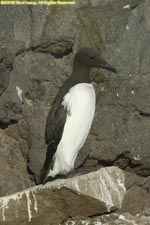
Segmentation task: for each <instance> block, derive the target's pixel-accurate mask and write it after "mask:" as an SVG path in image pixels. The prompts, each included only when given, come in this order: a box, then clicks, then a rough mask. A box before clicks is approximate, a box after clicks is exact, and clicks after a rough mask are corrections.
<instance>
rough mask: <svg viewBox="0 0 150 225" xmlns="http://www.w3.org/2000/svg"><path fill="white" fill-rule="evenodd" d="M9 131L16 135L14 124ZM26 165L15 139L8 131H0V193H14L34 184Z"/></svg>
mask: <svg viewBox="0 0 150 225" xmlns="http://www.w3.org/2000/svg"><path fill="white" fill-rule="evenodd" d="M11 128H12V126H11ZM7 132H8V131H7ZM11 132H13V134H14V137H15V135H16V136H17V129H15V126H13V130H11ZM20 143H21V140H20ZM22 144H24V143H22ZM26 165H27V163H26V161H25V159H24V158H23V157H22V152H21V151H20V147H19V144H18V142H17V140H15V138H12V137H10V136H9V132H8V134H6V133H5V132H3V131H0V174H1V175H0V177H1V185H0V192H1V195H6V194H8V193H9V194H10V193H15V192H17V191H19V190H21V189H25V188H27V187H30V186H32V185H33V184H34V182H32V181H31V179H30V176H29V175H28V173H27V168H26Z"/></svg>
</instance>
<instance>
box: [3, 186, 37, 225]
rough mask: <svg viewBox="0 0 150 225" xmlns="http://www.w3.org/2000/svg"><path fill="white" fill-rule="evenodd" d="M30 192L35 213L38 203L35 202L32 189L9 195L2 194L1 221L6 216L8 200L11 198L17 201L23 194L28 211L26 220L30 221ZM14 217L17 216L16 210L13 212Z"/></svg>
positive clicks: (4, 219)
mask: <svg viewBox="0 0 150 225" xmlns="http://www.w3.org/2000/svg"><path fill="white" fill-rule="evenodd" d="M30 193H31V194H32V196H33V199H34V202H33V204H34V205H33V208H34V211H35V212H36V213H37V212H38V204H37V199H36V195H35V193H34V191H32V190H28V191H26V192H20V193H15V194H12V195H9V196H4V197H1V198H0V209H1V210H2V219H3V221H6V216H5V210H6V209H8V208H9V201H10V200H13V201H16V203H17V202H19V200H20V199H22V196H23V195H24V194H25V196H26V199H27V211H28V221H29V222H30V221H31V219H32V211H31V206H32V201H31V199H30ZM15 216H16V218H17V217H18V210H16V212H15Z"/></svg>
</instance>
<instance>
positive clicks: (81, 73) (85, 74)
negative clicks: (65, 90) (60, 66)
mask: <svg viewBox="0 0 150 225" xmlns="http://www.w3.org/2000/svg"><path fill="white" fill-rule="evenodd" d="M71 77H72V79H73V80H74V81H76V82H77V83H81V82H82V83H91V79H90V71H89V68H87V67H85V66H82V65H78V64H74V65H73V71H72V74H71Z"/></svg>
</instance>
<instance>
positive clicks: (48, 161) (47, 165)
mask: <svg viewBox="0 0 150 225" xmlns="http://www.w3.org/2000/svg"><path fill="white" fill-rule="evenodd" d="M55 151H56V149H54V146H53V145H52V144H51V143H50V144H49V145H48V147H47V153H46V158H45V162H44V165H43V168H42V170H41V173H40V179H39V183H40V184H45V183H46V182H47V175H48V173H49V171H50V169H52V168H53V156H54V153H55ZM49 179H50V178H49ZM53 179H54V178H53V177H52V180H53Z"/></svg>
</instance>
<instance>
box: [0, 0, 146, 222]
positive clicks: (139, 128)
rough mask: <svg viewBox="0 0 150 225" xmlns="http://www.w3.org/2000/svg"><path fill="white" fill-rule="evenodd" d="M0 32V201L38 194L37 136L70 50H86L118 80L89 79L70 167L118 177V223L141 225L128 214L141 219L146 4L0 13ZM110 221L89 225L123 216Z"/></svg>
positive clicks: (82, 4)
mask: <svg viewBox="0 0 150 225" xmlns="http://www.w3.org/2000/svg"><path fill="white" fill-rule="evenodd" d="M0 29H1V32H0V159H1V163H0V171H1V173H0V180H1V182H0V195H1V196H4V195H8V194H12V193H15V192H17V191H21V190H24V189H26V188H29V187H31V186H34V185H35V184H36V181H37V180H38V176H39V171H40V169H41V166H42V164H43V161H44V158H45V152H46V145H45V143H44V129H45V123H46V117H47V114H48V111H49V109H50V106H51V103H52V101H53V99H54V97H55V95H56V93H57V91H58V89H59V88H60V87H61V85H62V83H63V81H64V80H65V79H66V77H68V76H69V74H70V73H71V68H72V59H73V56H74V54H75V53H76V51H77V49H78V48H80V47H82V46H87V47H89V46H92V47H95V48H96V49H98V50H99V51H101V52H102V54H103V55H104V56H105V58H106V59H107V61H108V62H109V63H110V64H112V65H113V66H115V67H116V68H117V70H118V74H117V75H112V74H109V73H108V72H106V71H103V70H98V69H96V70H93V71H92V79H93V84H94V87H95V90H96V95H97V107H96V114H95V118H94V123H93V126H92V129H91V132H90V135H89V137H88V139H87V141H86V144H85V146H84V148H83V149H82V150H81V152H80V154H79V156H78V157H77V160H76V167H77V166H79V165H80V166H83V167H89V166H90V167H96V166H98V167H106V166H116V167H119V168H121V169H122V170H123V171H124V172H123V173H124V175H125V178H126V179H125V187H126V189H127V192H126V195H125V199H124V202H123V207H122V210H123V211H122V212H121V211H120V212H119V211H118V212H117V213H125V214H122V215H123V217H120V219H121V221H123V218H124V220H128V221H129V222H128V223H129V224H132V223H131V222H132V221H133V220H135V221H136V220H138V219H137V218H135V217H134V218H133V217H132V216H131V215H130V214H129V213H133V214H136V213H141V212H143V214H141V216H140V218H142V219H143V218H145V217H146V216H148V215H149V214H148V212H147V211H145V210H147V209H148V208H149V207H150V200H149V199H150V198H149V189H150V179H149V177H150V135H149V134H150V65H149V58H150V41H149V40H150V2H149V1H148V0H101V1H99V0H81V1H76V4H75V5H73V6H69V5H68V6H64V5H63V6H58V5H53V6H44V5H41V6H36V7H34V6H30V5H29V6H27V5H24V6H0ZM42 190H43V189H42ZM50 196H51V195H49V198H50ZM32 198H34V197H33V196H32ZM137 198H138V199H139V201H137ZM41 199H42V197H41ZM2 201H3V200H2ZM41 201H42V200H41ZM13 204H15V203H13ZM28 204H29V203H28ZM45 204H48V205H49V203H45ZM65 204H68V203H65ZM14 207H17V206H14ZM51 207H52V206H51ZM1 209H2V215H3V212H4V207H2V208H1ZM47 210H48V208H47ZM41 213H42V212H41ZM97 214H99V213H97ZM71 215H72V214H71ZM93 215H94V214H92V216H93ZM111 215H112V216H110V223H109V221H107V217H105V218H103V219H102V217H101V218H99V217H97V218H95V219H94V220H91V221H92V222H91V224H92V223H93V224H94V223H95V224H96V223H97V221H99V224H103V223H105V224H107V223H108V224H113V222H112V221H115V220H116V221H117V220H120V219H118V218H119V215H121V214H115V215H114V214H111ZM38 216H40V213H39V214H38ZM69 216H70V214H69ZM75 216H77V215H75ZM79 216H82V215H79ZM86 216H91V214H84V215H83V217H84V218H83V220H82V219H81V218H76V219H75V220H71V221H70V223H72V224H74V223H75V224H82V223H81V222H83V221H84V222H85V224H88V223H90V222H89V221H88V219H87V218H85V217H86ZM3 218H4V217H3ZM8 218H9V217H8ZM10 218H11V219H12V217H10ZM11 219H10V221H11ZM25 219H26V218H25ZM25 219H24V220H25ZM13 220H14V219H13ZM130 220H131V222H130ZM6 221H7V220H6ZM144 221H146V219H144ZM7 222H8V221H7ZM61 223H62V224H63V221H61ZM67 223H68V224H69V222H67V221H64V224H67ZM114 223H115V222H114ZM116 223H117V222H116ZM144 223H145V224H146V222H141V224H144ZM10 224H11V225H12V224H13V223H11V222H10ZM15 224H17V222H16V223H15ZM20 224H21V223H20ZM22 224H25V222H24V223H23V222H22ZM35 224H36V223H35ZM45 224H47V223H45ZM45 224H44V225H45ZM118 224H119V222H118ZM120 224H124V222H120ZM126 224H127V222H126ZM147 224H148V223H147Z"/></svg>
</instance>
